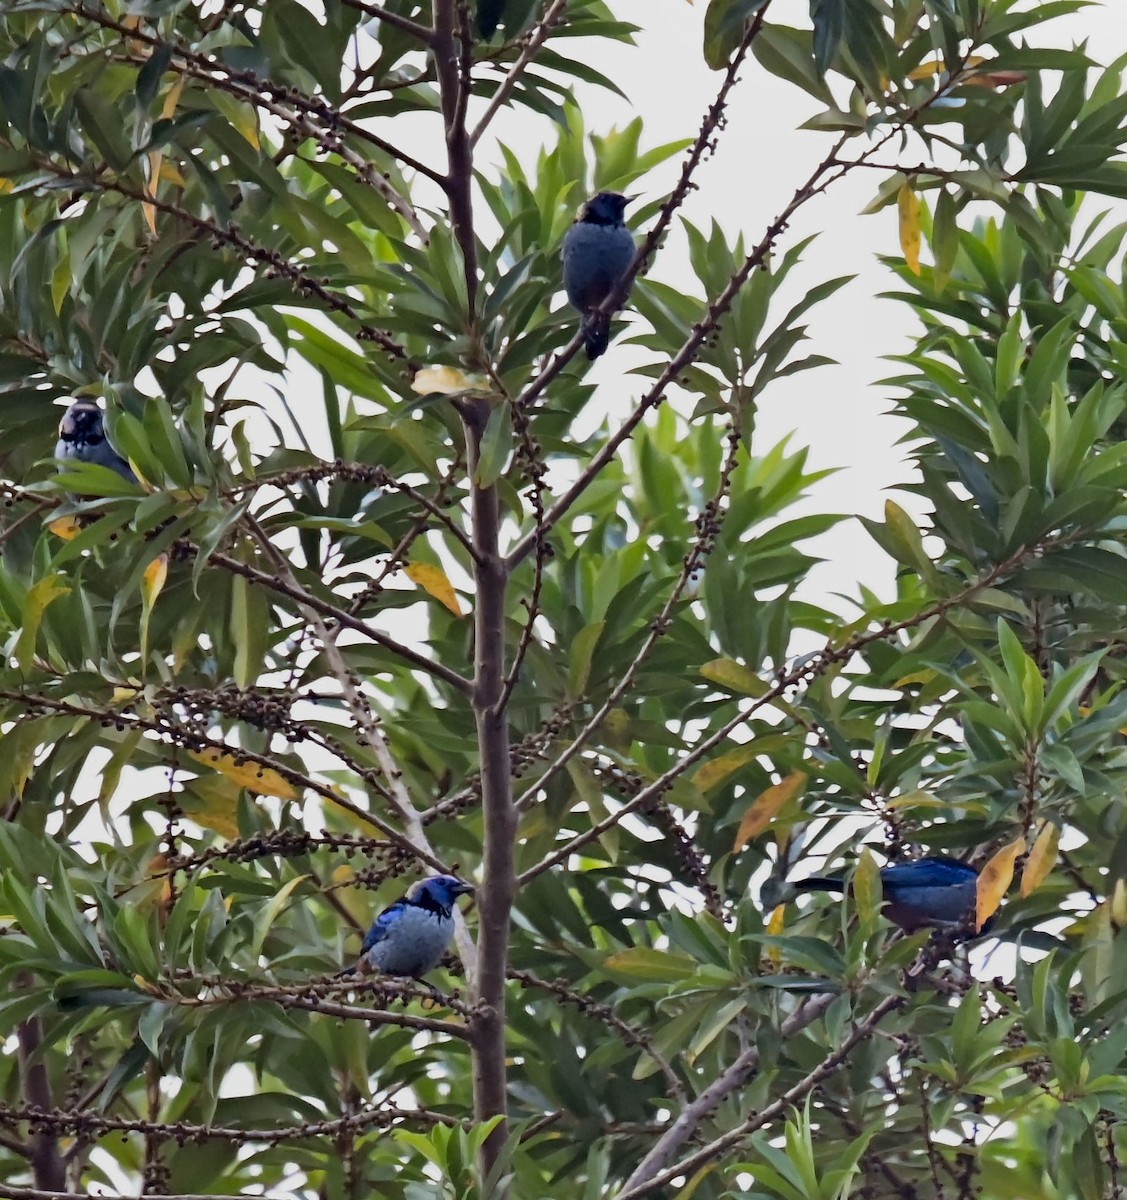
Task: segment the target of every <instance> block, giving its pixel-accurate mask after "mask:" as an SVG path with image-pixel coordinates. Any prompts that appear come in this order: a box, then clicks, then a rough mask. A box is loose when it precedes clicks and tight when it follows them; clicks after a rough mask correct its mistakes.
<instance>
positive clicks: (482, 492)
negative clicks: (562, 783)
mask: <svg viewBox="0 0 1127 1200" xmlns="http://www.w3.org/2000/svg"><path fill="white" fill-rule="evenodd" d="M463 419H464V421H465V428H466V444H467V447H468V450H469V468H470V479H471V489H472V490H471V506H472V512H473V541H474V549H475V551H476V552H477V562H476V567H475V582H476V585H477V586H476V600H475V605H474V690H473V710H474V720H475V723H476V726H477V740H478V749H479V753H480V755H481V791H482V811H483V814H484V828H485V838H484V843H485V844H484V855H483V862H482V871H481V888H480V890H479V892H478V914H479V919H478V947H477V949H478V974H477V989H476V995H475V999H476V1001H477V1005H478V1015H477V1016H476V1017H475V1018H474V1023H473V1040H472V1046H473V1067H474V1117H475V1119H476V1120H477V1121H486V1120H488V1119H489V1118H491V1117H496V1116H502V1117H503V1116H505V1114H506V1112H507V1103H506V1073H505V970H506V967H507V965H508V952H509V916H510V912H511V910H512V906H513V896H514V893H515V890H516V870H515V864H514V855H513V847H514V842H515V834H516V810H515V809H514V807H513V792H512V781H511V779H510V773H509V728H508V715H507V710H506V705H505V704H504V703H503V696H504V687H505V588H506V585H507V583H508V571H507V569H506V567H505V561H504V558H503V557H502V555H501V553H500V549H499V536H500V525H501V513H500V504H499V501H498V496H497V489H496V487H495V486H492V485H490V486H489V487H483V486H481V485H480V484H479V483H478V482H477V480H476V479H475V478H474V477H475V475H476V471H477V464H478V462H479V459H480V451H481V437H482V433H483V432H484V429H485V424H486V421H487V420H488V419H489V405H488V402H487V401H484V400H479V401H471V402H470V403H469V404H467V405H466V406H465V407H464V408H463ZM506 1136H507V1128H506V1122H505V1121H502V1122H501V1123H500V1124H499V1125H498V1126H497V1128H496V1129H495V1130H494V1131H493V1133H492V1134H491V1135H490V1137H489V1139H488V1141H487V1142H486V1143H485V1147H484V1149H483V1153H482V1164H481V1165H482V1174H483V1175H487V1174H488V1173H489V1171H491V1170H492V1168H493V1166H494V1164H495V1163H496V1162H497V1157H498V1155H499V1153H500V1151H501V1147H502V1146H503V1145H504V1142H505V1138H506Z"/></svg>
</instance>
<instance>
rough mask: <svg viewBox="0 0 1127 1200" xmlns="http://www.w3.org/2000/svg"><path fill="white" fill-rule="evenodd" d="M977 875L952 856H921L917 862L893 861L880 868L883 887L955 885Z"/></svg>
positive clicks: (972, 869) (969, 867) (968, 880)
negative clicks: (889, 864)
mask: <svg viewBox="0 0 1127 1200" xmlns="http://www.w3.org/2000/svg"><path fill="white" fill-rule="evenodd" d="M977 877H978V872H977V871H976V870H975V869H974V867H971V866H968V865H967V864H966V863H961V862H959V861H958V860H957V859H954V858H921V859H920V860H919V861H918V862H907V863H895V864H893V865H892V866H891V867H884V868H883V869H882V870H881V873H880V878H881V883H882V884H884V886H885V887H894V888H901V887H957V886H958V885H960V884H966V883H968V882H970V881H971V880H973V879H976V878H977Z"/></svg>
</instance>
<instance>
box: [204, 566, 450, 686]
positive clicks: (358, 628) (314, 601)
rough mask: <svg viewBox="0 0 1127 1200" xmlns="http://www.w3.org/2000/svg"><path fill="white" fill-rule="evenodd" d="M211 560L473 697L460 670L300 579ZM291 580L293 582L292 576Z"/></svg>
mask: <svg viewBox="0 0 1127 1200" xmlns="http://www.w3.org/2000/svg"><path fill="white" fill-rule="evenodd" d="M208 561H209V562H211V563H214V564H215V565H216V566H217V567H222V568H223V569H224V570H226V571H231V572H233V573H234V574H236V575H242V576H243V578H244V579H247V580H249V581H250V582H251V583H256V584H258V585H259V586H260V587H264V588H268V589H269V590H270V591H272V592H277V593H279V595H282V596H288V597H289V599H291V600H294V601H296V602H297V603H298V604H300V605H303V606H304V607H305V608H307V609H309V610H310V611H311V612H314V613H317V614H318V615H319V616H322V617H328V618H329V619H330V620H332V621H335V622H336V623H337V624H338V625H341V626H343V627H344V628H346V629H352V630H354V631H355V632H356V633H361V634H363V635H364V636H365V637H366V638H369V639H370V640H371V641H373V642H375V643H376V644H377V645H379V646H383V648H384V649H385V650H388V651H390V652H391V653H392V654H394V655H396V657H398V658H401V659H403V661H404V662H406V663H408V664H409V665H410V666H412V667H416V668H417V669H418V670H420V671H425V672H426V673H427V674H428V675H431V676H433V677H434V678H435V679H441V680H442V681H443V683H448V684H449V685H450V686H451V687H452V688H455V689H456V690H457V691H459V692H461V693H462V695H464V696H468V695H469V694H470V691H471V684H470V682H469V680H468V679H466V678H465V677H464V676H462V675H459V674H458V672H457V671H454V670H452V669H451V668H450V667H448V666H446V665H445V664H444V663H440V662H434V661H433V660H431V659H429V658H427V657H426V656H425V655H422V654H420V653H419V652H418V651H417V650H412V649H411V647H410V646H405V645H403V643H402V642H397V641H396V640H395V639H394V638H393V637H389V636H388V635H387V634H386V633H381V632H380V631H379V630H378V629H373V628H372V627H371V625H369V624H368V622H367V621H362V620H360V618H359V617H354V616H353V615H352V614H351V613H348V612H345V610H344V609H342V608H338V607H337V606H336V605H335V604H330V603H329V602H328V601H327V600H322V599H320V597H318V596H315V595H314V594H313V593H312V592H310V591H307V590H306V589H305V588H303V587H302V586H301V585H300V584H299V583H298V582H297V581H296V580H293V582H288V581H287V580H284V579H281V578H278V577H276V576H273V575H268V574H267V573H266V572H265V571H260V570H259V569H258V568H257V567H252V566H250V565H249V564H248V563H241V562H239V561H238V560H237V559H234V558H231V557H230V556H229V555H226V554H221V553H219V552H216V553H214V554H212V555H211V557H210V558H209V559H208ZM290 578H291V579H292V576H291V577H290Z"/></svg>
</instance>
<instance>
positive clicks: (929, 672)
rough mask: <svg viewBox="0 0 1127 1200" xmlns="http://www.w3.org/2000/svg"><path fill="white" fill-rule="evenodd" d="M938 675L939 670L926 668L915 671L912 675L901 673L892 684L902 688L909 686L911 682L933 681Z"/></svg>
mask: <svg viewBox="0 0 1127 1200" xmlns="http://www.w3.org/2000/svg"><path fill="white" fill-rule="evenodd" d="M938 675H939V672H938V671H936V670H933V669H929V668H925V669H924V670H922V671H913V672H912V673H911V674H910V675H901V676H900V678H899V679H897V680H896V682H895V683H893V684H892V686H893V687H894V688H902V687H907V686H908V684H910V683H931V682H932V681H933V680H934V679H936V678H937V677H938Z"/></svg>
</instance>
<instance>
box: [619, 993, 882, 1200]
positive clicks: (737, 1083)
mask: <svg viewBox="0 0 1127 1200" xmlns="http://www.w3.org/2000/svg"><path fill="white" fill-rule="evenodd" d="M836 999H837V995H836V994H834V995H830V996H818V997H816V998H815V999H813V1000H807V1001H806V1003H805V1004H803V1005H801V1006H800V1007H799V1008H798V1009H797V1010H796V1011H795V1012H794V1013H793V1014H792V1015H791V1016H790V1017H788V1018H787V1020H785V1021H784V1022H783V1024H782V1026H781V1027H780V1029H779V1040H780V1041H781V1042H783V1043H785V1042H786V1041H787V1039H788V1038H791V1037H793V1036H794V1034H796V1033H798V1032H799V1031H800V1030H802V1029H805V1028H806V1027H807V1026H808V1025H810V1024H812V1023H813V1022H814V1021H815V1020H816V1019H817V1018H818V1017H820V1016H821V1015H822V1014H823V1013H824V1012H825V1011H826V1009H828V1008H829V1006H830V1005H831V1004H832V1003H833V1002H834V1001H835V1000H836ZM903 1003H904V997H903V996H899V995H892V996H885V998H884V999H883V1000H882V1001H881V1002H880V1003H879V1004H878V1005H877V1006H876V1008H874V1009H873V1011H872V1012H871V1013H869V1015H868V1016H867V1017H866V1018H865V1020H864V1021H862V1022H861V1023H860V1024H859V1025H857V1026H856V1027H855V1028H854V1029H853V1032H852V1033H850V1035H849V1036H848V1037H847V1038H846V1039H845V1040H844V1041H843V1042H842V1043H841V1045H840V1046H838V1047H837V1048H836V1049H835V1050H834V1051H833V1053H832V1054H830V1055H829V1056H828V1057H826V1058H825V1059H823V1061H822V1062H821V1063H819V1064H818V1066H816V1067H815V1068H814V1070H813V1071H810V1072H809V1073H808V1074H807V1075H804V1076H803V1078H802V1079H800V1080H799V1081H798V1082H797V1083H796V1084H795V1085H794V1086H793V1087H791V1088H788V1089H787V1091H785V1092H784V1093H783V1094H782V1095H781V1096H779V1097H778V1098H777V1099H776V1100H773V1101H772V1102H771V1103H770V1104H768V1105H767V1106H766V1108H763V1109H760V1111H759V1112H758V1113H756V1114H755V1115H754V1116H751V1117H748V1119H747V1120H746V1121H744V1122H742V1123H741V1124H740V1125H737V1126H736V1127H735V1129H730V1130H728V1132H727V1133H724V1134H722V1135H721V1136H720V1137H718V1138H716V1139H714V1140H713V1141H711V1142H709V1143H708V1144H707V1145H705V1146H702V1147H701V1148H700V1149H699V1150H696V1151H694V1152H693V1153H692V1154H688V1155H686V1156H685V1157H684V1158H683V1159H681V1160H680V1161H679V1162H676V1163H673V1164H672V1165H671V1166H666V1164H667V1163H669V1161H670V1159H671V1158H672V1157H673V1155H674V1154H675V1153H676V1152H677V1150H678V1149H679V1148H680V1147H681V1146H682V1145H684V1143H685V1142H686V1141H687V1140H688V1139H689V1138H690V1137H691V1136H692V1135H693V1133H695V1132H696V1130H697V1129H698V1128H699V1126H700V1124H701V1122H702V1121H703V1120H704V1119H705V1117H707V1116H708V1114H709V1113H710V1112H712V1111H713V1110H714V1109H715V1108H716V1107H717V1105H719V1104H720V1103H721V1102H722V1101H723V1100H725V1099H727V1097H728V1096H730V1095H732V1093H733V1092H736V1091H738V1090H739V1089H740V1088H741V1087H743V1085H744V1084H745V1083H746V1082H747V1080H748V1078H749V1077H750V1076H751V1073H752V1072H753V1071H755V1070H756V1069H757V1068H758V1066H759V1051H758V1049H756V1048H755V1047H752V1048H751V1049H750V1050H747V1051H746V1052H745V1053H744V1054H741V1055H740V1057H739V1058H738V1059H736V1061H735V1062H734V1063H733V1064H732V1065H731V1066H730V1067H729V1068H728V1069H727V1070H726V1071H725V1072H724V1074H723V1075H721V1076H720V1078H719V1079H717V1080H716V1081H715V1082H714V1083H712V1084H711V1085H710V1086H709V1087H707V1088H705V1090H704V1091H703V1092H701V1094H700V1095H699V1096H698V1097H697V1098H696V1099H695V1100H694V1101H693V1102H692V1104H690V1105H689V1106H688V1107H687V1108H685V1109H684V1110H682V1112H681V1115H680V1116H679V1117H678V1118H677V1120H676V1121H674V1123H673V1124H672V1125H671V1126H670V1127H669V1129H668V1131H667V1132H666V1133H664V1134H663V1135H662V1136H661V1138H659V1139H658V1142H657V1145H656V1146H654V1148H653V1149H652V1150H651V1151H650V1152H649V1154H647V1155H646V1157H645V1158H644V1159H642V1161H641V1162H640V1163H639V1164H638V1166H637V1168H636V1169H635V1170H634V1173H633V1174H632V1175H631V1176H630V1178H629V1179H627V1181H626V1183H625V1185H624V1186H623V1189H622V1191H621V1192H619V1193H618V1196H617V1197H616V1200H639V1197H641V1196H648V1195H649V1194H650V1193H651V1192H653V1191H656V1190H657V1189H658V1188H660V1187H664V1186H665V1185H666V1184H667V1183H670V1182H672V1181H673V1180H674V1179H676V1178H677V1177H678V1176H680V1175H688V1174H689V1173H691V1172H692V1171H694V1170H695V1169H696V1168H697V1167H700V1166H703V1165H704V1164H705V1163H709V1162H712V1161H713V1160H715V1159H716V1158H718V1157H719V1155H721V1154H722V1153H723V1152H724V1151H725V1150H727V1149H728V1148H729V1147H731V1146H734V1145H737V1144H738V1143H739V1142H742V1141H743V1139H744V1138H746V1137H747V1136H748V1134H750V1133H754V1132H755V1131H756V1130H757V1129H762V1128H763V1126H764V1125H766V1124H768V1123H769V1122H771V1121H773V1120H774V1119H775V1118H776V1117H779V1116H781V1115H782V1114H783V1113H785V1112H786V1111H787V1109H788V1108H790V1107H791V1105H792V1104H794V1103H796V1102H797V1101H799V1100H801V1099H802V1098H803V1097H804V1096H806V1095H808V1094H809V1093H810V1092H812V1091H813V1090H814V1088H815V1087H817V1085H818V1084H819V1083H821V1082H822V1080H823V1079H827V1078H828V1077H829V1076H830V1075H832V1074H833V1073H834V1071H836V1070H837V1069H838V1067H840V1066H841V1064H842V1063H843V1062H844V1061H845V1060H846V1058H847V1057H848V1056H849V1052H850V1051H851V1050H852V1049H853V1047H854V1046H856V1045H858V1044H859V1043H861V1042H863V1041H865V1039H866V1038H868V1037H870V1036H871V1035H872V1034H873V1032H874V1030H875V1029H876V1027H877V1025H879V1024H880V1022H881V1020H882V1019H883V1018H884V1017H885V1016H886V1015H887V1014H888V1013H890V1012H892V1010H893V1009H894V1008H899V1007H900V1005H902V1004H903Z"/></svg>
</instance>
